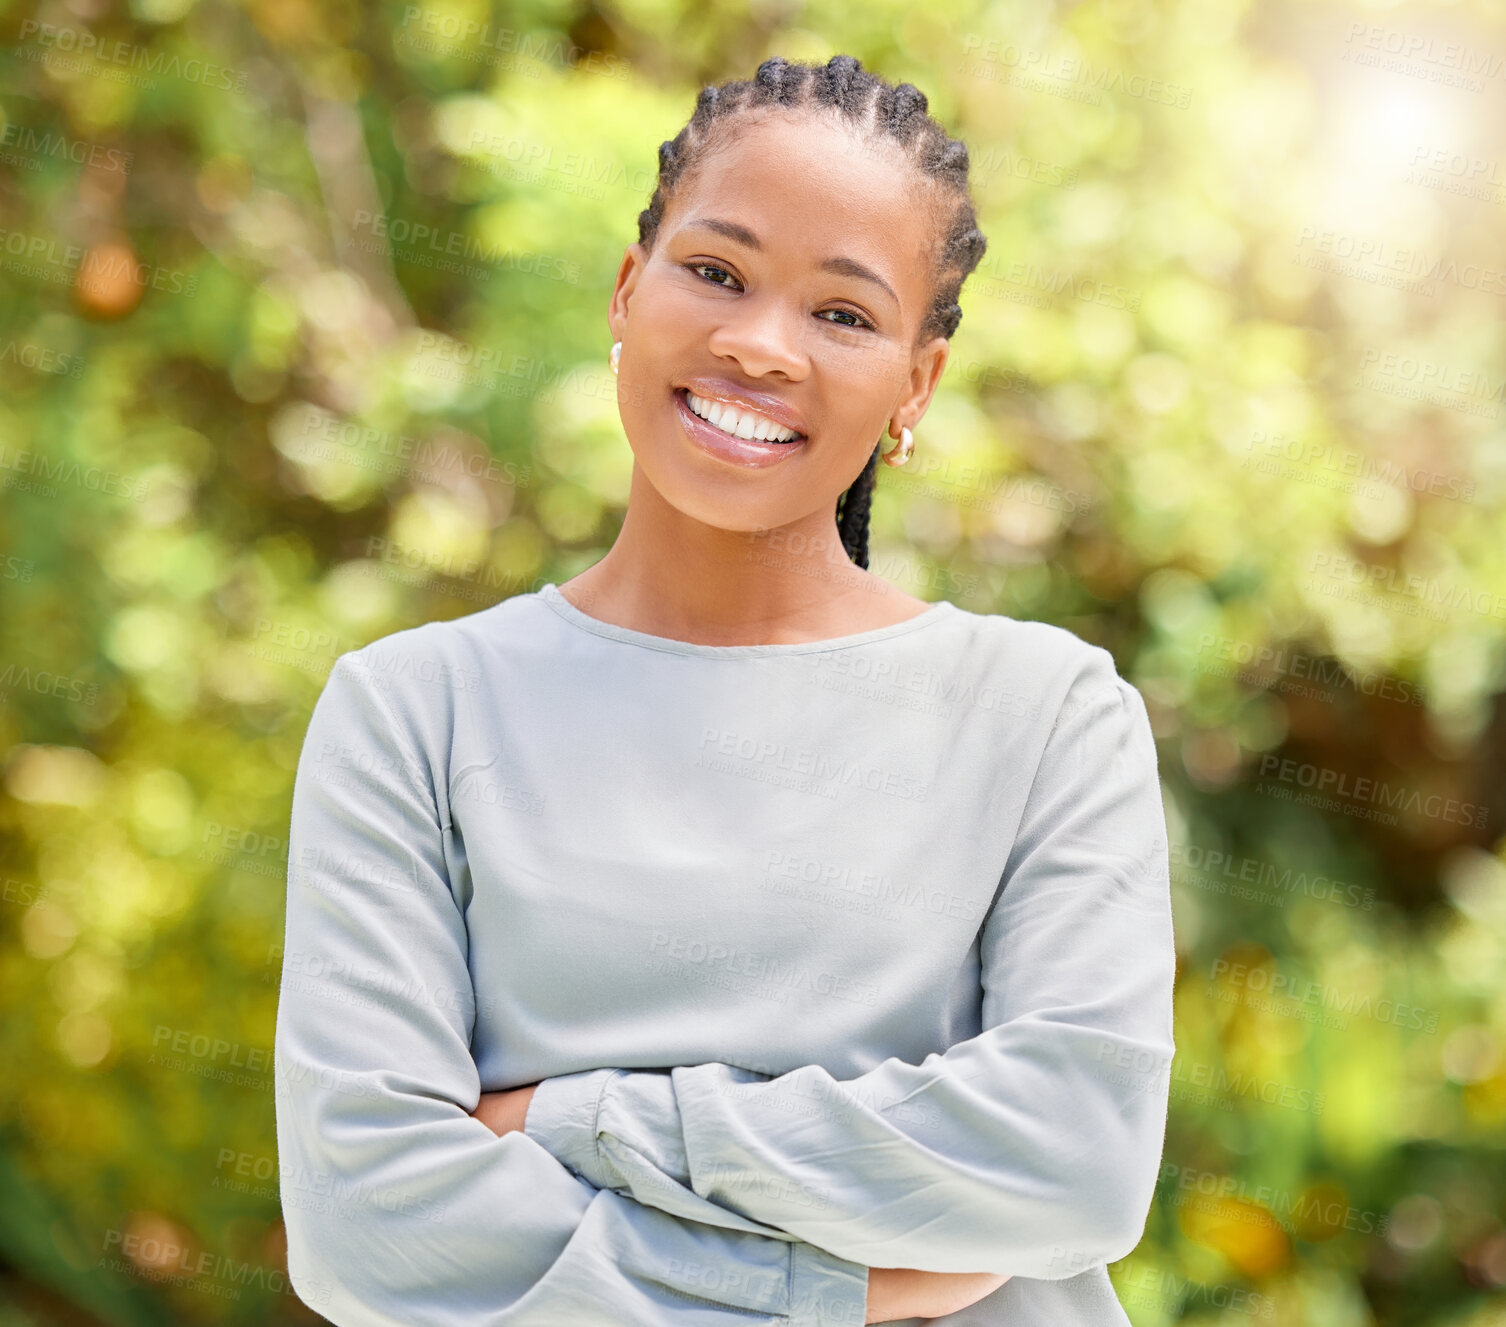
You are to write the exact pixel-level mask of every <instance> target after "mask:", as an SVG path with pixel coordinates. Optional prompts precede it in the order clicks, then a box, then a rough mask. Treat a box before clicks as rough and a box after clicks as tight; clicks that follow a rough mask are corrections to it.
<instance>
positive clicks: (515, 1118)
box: [471, 1083, 1009, 1323]
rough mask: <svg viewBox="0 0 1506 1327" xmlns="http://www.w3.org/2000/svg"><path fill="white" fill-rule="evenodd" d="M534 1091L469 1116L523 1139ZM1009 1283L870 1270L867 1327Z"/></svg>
mask: <svg viewBox="0 0 1506 1327" xmlns="http://www.w3.org/2000/svg"><path fill="white" fill-rule="evenodd" d="M537 1088H538V1084H537V1083H531V1084H529V1086H527V1087H515V1088H510V1089H508V1090H507V1091H505V1092H483V1093H482V1094H481V1100H480V1102H479V1103H478V1104H477V1106H476V1109H475V1110H473V1111H472V1112H471V1114H472V1115H474V1116H475V1117H476V1119H478V1120H480V1121H481V1123H482V1124H484V1125H486V1127H487V1128H488V1129H490V1130H491V1131H492V1132H493V1133H494V1134H496V1135H497V1137H499V1138H501V1137H503V1136H504V1135H506V1134H509V1133H522V1132H523V1131H524V1129H523V1125H524V1122H525V1120H526V1119H527V1116H528V1106H529V1103H530V1102H532V1100H533V1094H534V1092H535V1090H536V1089H537ZM1007 1280H1009V1277H1007V1276H996V1275H994V1274H993V1273H992V1272H923V1271H920V1270H919V1269H917V1268H906V1267H870V1268H869V1269H868V1292H867V1303H866V1306H865V1308H866V1314H865V1316H864V1318H863V1321H864V1322H865V1323H874V1322H895V1321H897V1320H899V1319H903V1318H942V1317H945V1316H946V1315H947V1314H949V1313H956V1312H957V1311H958V1310H959V1309H965V1308H967V1307H968V1306H969V1305H970V1304H976V1303H977V1302H978V1301H979V1300H980V1299H982V1298H984V1296H986V1295H991V1294H993V1292H994V1291H995V1290H997V1289H998V1288H999V1287H1000V1286H1001V1285H1003V1284H1004V1283H1005V1282H1006V1281H1007Z"/></svg>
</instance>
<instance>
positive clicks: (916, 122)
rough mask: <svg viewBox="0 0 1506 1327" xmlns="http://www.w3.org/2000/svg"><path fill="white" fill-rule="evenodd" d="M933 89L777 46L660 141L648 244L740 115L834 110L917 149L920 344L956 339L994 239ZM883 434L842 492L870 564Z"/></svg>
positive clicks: (641, 227) (844, 519) (846, 532)
mask: <svg viewBox="0 0 1506 1327" xmlns="http://www.w3.org/2000/svg"><path fill="white" fill-rule="evenodd" d="M929 104H930V103H929V102H928V101H927V100H926V94H925V93H924V92H922V91H921V90H920V89H919V88H918V87H916V86H915V85H914V84H913V83H900V84H898V85H895V84H893V83H890V82H888V81H887V80H886V79H884V78H881V77H879V76H878V75H877V74H873V73H870V72H869V71H868V70H866V69H864V68H863V66H862V63H861V61H859V60H858V59H857V58H856V57H855V56H851V55H834V56H832V57H831V59H830V60H828V61H827V62H826V63H825V64H824V65H821V64H816V63H803V62H791V61H789V60H786V59H784V58H783V57H782V56H778V55H775V56H771V57H770V58H769V59H767V60H765V61H764V62H763V63H762V64H761V65H759V66H758V70H757V72H756V73H755V74H754V75H753V77H752V78H751V79H740V80H734V81H731V82H727V83H721V84H716V85H711V86H707V87H703V88H702V89H701V91H700V93H699V95H698V96H697V97H696V103H695V110H694V112H693V113H692V114H691V117H690V120H689V121H688V122H687V123H686V125H685V127H684V128H683V129H681V130H680V132H679V133H677V134H676V135H675V136H674V137H673V138H670V139H666V140H665V141H664V142H662V143H660V144H659V176H658V179H657V181H656V182H655V184H654V192H653V197H652V198H650V199H649V204H648V206H647V207H646V208H644V209H643V211H641V212H640V213H639V214H638V241H639V243H640V244H642V245H643V247H644V249H646V250H651V249H652V248H653V246H654V239H655V237H656V236H657V235H658V233H659V224H660V222H661V221H662V220H663V219H664V212H665V209H666V207H667V206H668V205H669V200H670V199H671V198H672V197H673V196H674V193H675V190H676V189H677V188H678V187H679V186H680V184H681V183H682V182H683V181H684V179H685V177H686V175H687V174H688V173H690V172H693V171H694V170H695V168H696V166H697V165H699V163H700V162H701V161H703V160H704V159H705V157H706V156H707V154H708V152H711V151H714V150H715V149H716V148H718V147H720V146H721V145H722V143H724V142H725V141H726V140H727V139H728V138H729V137H730V135H731V133H732V132H733V131H734V130H735V128H736V124H737V121H738V120H739V119H741V118H743V117H745V116H747V115H749V114H751V113H754V112H757V111H760V110H763V109H766V108H781V109H785V110H792V111H804V110H809V111H820V110H832V111H835V112H837V113H838V114H839V115H840V116H841V117H842V118H843V119H844V120H845V121H846V122H847V123H848V124H849V125H850V126H852V127H853V128H854V129H856V130H857V131H858V133H859V134H860V135H861V136H862V137H863V138H864V139H865V140H867V141H870V142H876V141H879V140H883V139H892V140H894V141H895V142H897V143H898V144H899V145H900V146H901V147H903V148H906V149H907V150H908V151H909V153H910V160H911V161H912V163H913V164H914V166H915V167H916V169H917V171H918V172H919V173H920V174H921V176H922V177H923V178H924V179H926V180H927V181H929V182H931V183H932V184H933V185H934V186H935V188H934V191H933V194H932V198H933V203H932V209H933V216H934V218H935V225H936V229H937V231H938V233H939V234H940V235H941V236H942V239H941V242H940V244H938V245H937V246H936V249H935V251H934V252H935V258H934V261H933V263H932V273H931V279H932V298H931V306H930V308H929V309H928V310H927V312H926V317H925V319H924V320H923V321H922V323H921V325H920V329H919V331H918V332H917V333H916V339H915V345H919V344H920V343H921V342H922V341H928V340H930V339H931V338H932V337H936V336H943V337H946V338H947V339H948V340H950V339H951V336H952V333H954V332H955V331H956V330H957V326H958V324H959V323H961V321H962V308H961V306H960V305H959V304H958V303H957V297H958V295H959V294H960V293H961V291H962V283H963V282H964V281H965V280H967V278H968V276H969V275H970V274H971V273H972V272H973V270H974V269H975V268H976V267H977V266H978V264H979V263H980V262H981V261H982V259H983V254H984V251H985V250H986V249H987V247H988V241H987V240H986V239H985V238H984V235H983V232H982V231H981V230H979V229H978V218H977V215H976V213H975V212H974V210H973V203H972V198H971V196H970V194H969V191H968V166H969V158H968V151H967V145H966V144H965V143H963V142H961V141H960V140H959V139H955V138H952V137H950V136H949V135H948V134H947V132H946V130H945V129H944V128H943V127H942V126H941V124H940V123H938V122H937V121H936V120H935V119H934V118H932V117H931V116H930V115H929V114H928V113H927V108H928V106H929ZM882 447H883V439H882V438H880V440H879V442H878V443H877V444H876V445H875V446H874V449H873V453H872V454H871V455H870V456H869V457H868V463H867V464H866V465H865V466H864V467H863V470H862V473H860V474H859V475H858V477H857V478H856V479H855V480H853V481H852V484H851V485H850V486H849V487H848V489H847V491H846V492H845V493H843V494H842V495H841V497H839V498H838V499H837V529H838V532H839V533H840V534H841V537H842V547H843V548H844V549H846V551H847V555H848V557H850V558H851V559H852V560H853V561H854V562H856V563H857V565H858V566H860V567H862V568H863V569H864V570H865V571H866V570H867V568H868V517H869V512H870V511H871V509H872V506H873V488H874V482H875V480H876V478H877V474H878V458H879V452H880V450H881V448H882Z"/></svg>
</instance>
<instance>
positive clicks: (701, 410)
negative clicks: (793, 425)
mask: <svg viewBox="0 0 1506 1327" xmlns="http://www.w3.org/2000/svg"><path fill="white" fill-rule="evenodd" d="M685 402H686V404H687V405H689V407H690V408H691V410H692V411H693V412H694V413H695V414H697V415H699V416H700V417H701V418H702V419H704V420H705V421H706V422H707V423H708V424H712V425H714V426H715V427H717V428H719V429H721V430H722V432H723V433H730V434H731V435H732V436H733V437H734V438H742V439H743V440H744V441H747V442H788V441H789V440H790V439H791V438H794V437H798V436H799V435H798V434H797V433H796V432H795V430H794V429H787V428H785V427H783V426H782V425H780V424H776V423H775V422H774V421H773V420H772V419H768V418H766V417H765V416H763V415H759V414H755V413H754V412H753V411H751V410H737V409H734V408H733V407H732V406H729V405H722V404H721V402H719V401H707V400H704V399H703V398H701V397H699V396H697V395H696V394H695V393H694V392H691V391H687V392H686V393H685Z"/></svg>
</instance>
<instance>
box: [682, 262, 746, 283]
mask: <svg viewBox="0 0 1506 1327" xmlns="http://www.w3.org/2000/svg"><path fill="white" fill-rule="evenodd" d="M689 267H690V270H691V271H692V272H720V273H721V274H722V275H723V276H732V273H731V272H729V271H728V270H727V269H726V268H725V267H717V266H716V265H715V264H713V263H690V264H689ZM733 279H734V280H736V278H735V277H734V278H733ZM706 280H707V281H710V282H711V284H712V285H713V286H724V285H726V284H727V283H726V282H725V281H715V280H712V278H711V277H707V278H706Z"/></svg>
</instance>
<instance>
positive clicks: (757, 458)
mask: <svg viewBox="0 0 1506 1327" xmlns="http://www.w3.org/2000/svg"><path fill="white" fill-rule="evenodd" d="M674 397H675V409H676V410H677V411H678V412H679V415H680V424H681V426H682V427H683V428H684V429H685V432H686V433H687V434H688V435H689V436H690V439H691V441H692V442H694V443H695V444H696V445H697V446H698V447H700V448H701V450H702V451H705V452H709V453H711V455H713V456H715V457H718V458H719V459H721V460H724V461H730V462H731V463H732V464H733V465H739V466H743V467H744V468H746V469H750V470H762V469H766V468H767V467H769V466H771V465H778V464H779V463H780V462H781V461H785V460H788V459H789V458H790V457H791V456H793V455H795V454H796V453H797V452H800V451H803V450H804V448H805V444H806V442H807V441H809V439H807V438H803V437H801V438H795V439H794V440H793V441H791V442H760V441H758V439H757V438H734V437H733V436H732V435H731V434H730V433H726V432H724V431H723V430H721V429H719V428H717V426H716V425H715V424H713V423H711V422H710V421H709V420H705V419H702V418H701V417H700V416H699V415H698V414H696V412H695V411H694V410H692V409H691V408H690V406H689V405H688V404H687V403H686V400H685V388H683V387H677V388H676V389H675V393H674Z"/></svg>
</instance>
